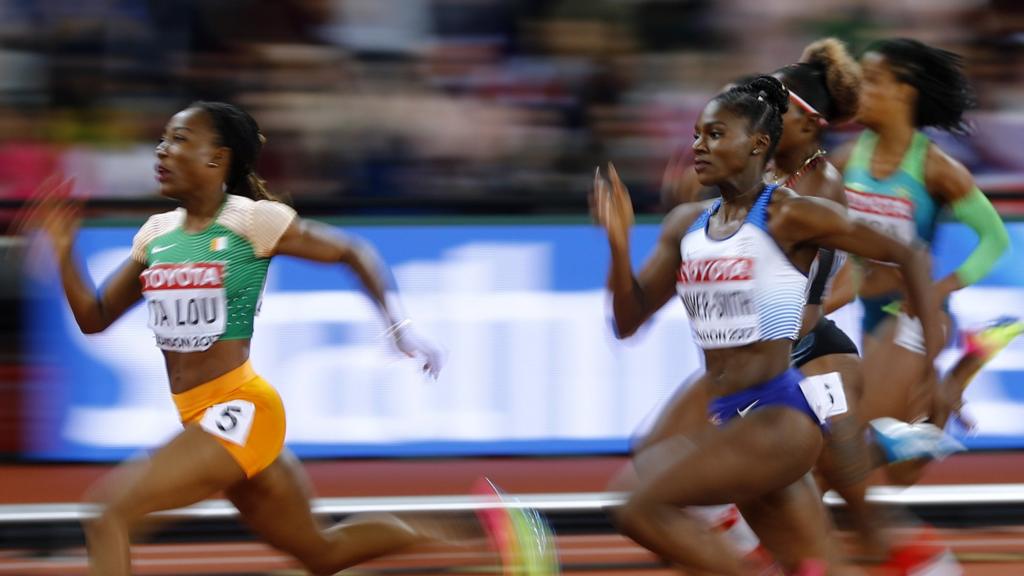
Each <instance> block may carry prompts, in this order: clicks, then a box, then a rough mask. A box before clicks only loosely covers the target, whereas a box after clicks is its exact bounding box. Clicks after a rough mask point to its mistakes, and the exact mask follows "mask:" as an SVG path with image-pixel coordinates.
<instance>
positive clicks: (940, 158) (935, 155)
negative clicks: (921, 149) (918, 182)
mask: <svg viewBox="0 0 1024 576" xmlns="http://www.w3.org/2000/svg"><path fill="white" fill-rule="evenodd" d="M924 185H925V188H926V189H927V190H928V192H929V193H930V194H931V195H932V196H935V197H936V198H939V199H941V200H943V201H945V202H954V201H956V200H958V199H960V198H962V197H963V196H965V195H967V194H968V193H969V192H970V191H971V190H972V189H974V177H973V176H972V175H971V171H970V170H968V169H967V167H966V166H964V165H963V164H962V163H961V162H960V161H959V160H957V159H956V158H953V157H952V156H950V155H949V154H947V153H946V152H945V151H944V150H943V149H942V148H940V147H939V146H938V145H937V144H935V143H934V142H930V143H929V145H928V152H927V155H926V156H925V169H924Z"/></svg>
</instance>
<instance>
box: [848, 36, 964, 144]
mask: <svg viewBox="0 0 1024 576" xmlns="http://www.w3.org/2000/svg"><path fill="white" fill-rule="evenodd" d="M869 52H875V53H877V54H881V55H882V56H883V57H884V58H885V60H886V63H888V65H889V67H890V68H892V71H893V72H894V73H895V74H896V77H897V78H899V80H900V81H901V82H905V83H907V84H910V85H911V86H913V87H914V88H916V89H917V105H916V107H915V114H914V125H915V126H917V127H918V128H922V127H925V126H934V127H935V128H939V129H942V130H946V131H949V132H958V133H962V134H963V133H967V132H969V131H970V127H969V126H968V124H967V122H966V121H965V120H964V112H966V111H967V110H970V109H971V108H974V107H975V106H976V105H977V100H976V99H975V96H974V90H973V89H972V88H971V85H970V83H969V82H968V81H967V76H965V75H964V60H963V58H962V57H961V56H960V55H959V54H955V53H953V52H949V51H947V50H943V49H941V48H935V47H933V46H928V45H927V44H924V43H922V42H919V41H917V40H913V39H910V38H893V39H887V40H879V41H877V42H874V43H872V44H870V45H868V47H867V48H866V49H865V50H864V53H865V54H867V53H869Z"/></svg>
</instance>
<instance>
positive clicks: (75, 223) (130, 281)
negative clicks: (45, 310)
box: [36, 198, 145, 334]
mask: <svg viewBox="0 0 1024 576" xmlns="http://www.w3.org/2000/svg"><path fill="white" fill-rule="evenodd" d="M36 222H38V224H39V228H40V229H41V231H42V232H43V233H44V234H45V235H46V236H47V238H48V239H49V241H50V244H51V246H52V248H53V251H54V257H55V259H56V260H57V266H58V269H59V271H60V280H61V285H62V286H63V288H64V294H65V296H66V297H67V300H68V305H70V307H71V312H72V314H74V316H75V321H76V322H78V327H79V328H80V329H81V330H82V332H84V333H85V334H95V333H97V332H102V331H103V330H105V329H107V327H109V326H110V325H111V324H113V323H114V321H116V320H117V319H118V318H120V317H121V316H123V315H124V313H125V312H126V311H127V310H128V309H129V308H131V307H132V305H133V304H135V303H136V302H138V301H139V299H141V298H142V284H141V282H140V281H139V275H140V274H142V271H143V270H145V266H144V265H143V264H140V263H139V262H137V261H136V260H134V259H132V258H129V259H128V260H127V261H125V263H124V264H122V265H121V267H120V268H118V269H117V271H116V272H114V274H113V275H111V276H110V278H109V279H108V280H107V281H106V282H105V283H104V284H103V286H102V287H101V288H100V289H99V290H98V291H97V290H96V289H95V288H94V287H93V285H92V282H91V281H90V280H89V278H88V277H87V275H86V274H84V273H83V271H82V270H81V266H79V264H78V261H77V260H76V259H75V256H74V242H75V236H76V235H77V233H78V227H79V224H80V222H81V220H80V218H79V210H78V208H77V207H75V206H74V205H72V204H71V203H69V202H68V201H66V200H61V199H54V198H49V199H44V200H43V202H42V204H41V206H40V208H39V210H38V212H37V213H36Z"/></svg>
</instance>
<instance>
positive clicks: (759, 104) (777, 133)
mask: <svg viewBox="0 0 1024 576" xmlns="http://www.w3.org/2000/svg"><path fill="white" fill-rule="evenodd" d="M714 101H716V102H718V103H719V104H721V105H722V107H724V108H725V109H727V110H729V111H731V112H733V113H735V114H738V115H740V116H743V117H745V118H747V120H749V121H750V130H751V132H764V133H766V134H768V138H769V140H770V141H771V144H769V145H768V150H766V151H765V156H764V157H765V158H771V157H772V154H774V153H775V146H776V145H778V143H779V139H780V138H782V115H783V114H785V113H786V110H788V109H789V90H787V89H786V87H785V86H784V85H783V84H782V82H781V81H779V79H778V78H774V77H772V76H757V77H755V78H754V79H752V80H749V81H747V82H744V83H742V84H738V85H736V86H733V87H732V88H730V89H728V90H726V91H725V92H722V93H721V94H719V95H718V96H715V98H714Z"/></svg>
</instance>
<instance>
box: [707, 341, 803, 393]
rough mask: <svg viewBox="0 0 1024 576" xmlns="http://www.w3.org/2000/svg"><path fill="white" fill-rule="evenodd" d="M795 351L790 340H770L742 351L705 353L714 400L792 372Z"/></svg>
mask: <svg viewBox="0 0 1024 576" xmlns="http://www.w3.org/2000/svg"><path fill="white" fill-rule="evenodd" d="M792 347H793V342H792V341H791V340H768V341H765V342H755V343H754V344H750V345H748V346H743V347H740V348H724V349H721V350H705V351H704V361H705V364H706V366H705V371H706V372H707V377H708V382H709V386H708V389H709V391H710V393H711V396H712V397H713V398H718V397H721V396H727V395H729V394H735V393H736V392H739V391H741V390H745V389H747V388H750V387H752V386H757V385H758V384H762V383H764V382H767V381H768V380H771V379H772V378H775V377H776V376H778V375H779V374H782V373H783V372H785V371H786V370H788V369H789V362H790V360H789V353H790V350H791V349H792Z"/></svg>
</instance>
